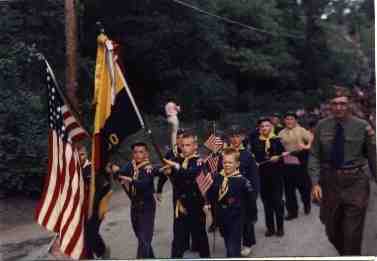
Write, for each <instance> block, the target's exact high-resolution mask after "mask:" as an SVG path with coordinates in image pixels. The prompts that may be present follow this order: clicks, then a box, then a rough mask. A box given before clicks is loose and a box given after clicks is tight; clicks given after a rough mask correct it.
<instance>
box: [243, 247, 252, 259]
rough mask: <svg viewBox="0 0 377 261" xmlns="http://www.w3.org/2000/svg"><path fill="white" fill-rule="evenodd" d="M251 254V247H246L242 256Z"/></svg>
mask: <svg viewBox="0 0 377 261" xmlns="http://www.w3.org/2000/svg"><path fill="white" fill-rule="evenodd" d="M250 254H251V247H244V248H242V250H241V256H243V257H248V256H249V255H250Z"/></svg>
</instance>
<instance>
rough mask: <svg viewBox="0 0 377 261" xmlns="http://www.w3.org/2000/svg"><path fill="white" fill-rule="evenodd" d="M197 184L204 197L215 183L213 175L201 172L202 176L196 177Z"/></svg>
mask: <svg viewBox="0 0 377 261" xmlns="http://www.w3.org/2000/svg"><path fill="white" fill-rule="evenodd" d="M196 183H197V184H198V187H199V190H200V193H201V194H202V196H203V197H204V196H205V194H206V193H207V191H208V189H209V188H210V187H211V186H212V183H213V179H212V176H211V173H207V174H205V173H204V172H203V171H202V172H200V174H199V175H198V176H197V177H196Z"/></svg>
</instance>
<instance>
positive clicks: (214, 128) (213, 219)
mask: <svg viewBox="0 0 377 261" xmlns="http://www.w3.org/2000/svg"><path fill="white" fill-rule="evenodd" d="M213 135H215V137H216V121H213ZM215 211H216V207H215V206H213V210H212V213H213V217H212V224H214V225H215V229H214V230H213V245H212V250H213V252H215V250H216V226H217V224H216V213H215Z"/></svg>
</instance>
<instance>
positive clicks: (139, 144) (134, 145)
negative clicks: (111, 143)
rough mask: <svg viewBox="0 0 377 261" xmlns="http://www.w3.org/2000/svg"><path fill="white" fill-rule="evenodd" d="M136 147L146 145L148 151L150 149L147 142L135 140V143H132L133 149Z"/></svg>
mask: <svg viewBox="0 0 377 261" xmlns="http://www.w3.org/2000/svg"><path fill="white" fill-rule="evenodd" d="M135 147H144V148H145V149H146V150H147V151H149V149H148V145H147V144H146V143H145V142H135V143H133V144H132V145H131V150H134V149H135Z"/></svg>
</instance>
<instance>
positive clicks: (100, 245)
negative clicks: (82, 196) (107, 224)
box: [87, 212, 106, 257]
mask: <svg viewBox="0 0 377 261" xmlns="http://www.w3.org/2000/svg"><path fill="white" fill-rule="evenodd" d="M95 213H96V212H94V213H93V216H92V218H91V219H90V220H89V221H88V228H87V239H88V240H87V242H88V243H89V252H91V254H95V255H96V256H97V257H102V256H103V255H104V254H105V251H106V245H105V243H104V241H103V239H102V237H101V235H100V234H99V229H100V225H101V220H98V217H96V216H95Z"/></svg>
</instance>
